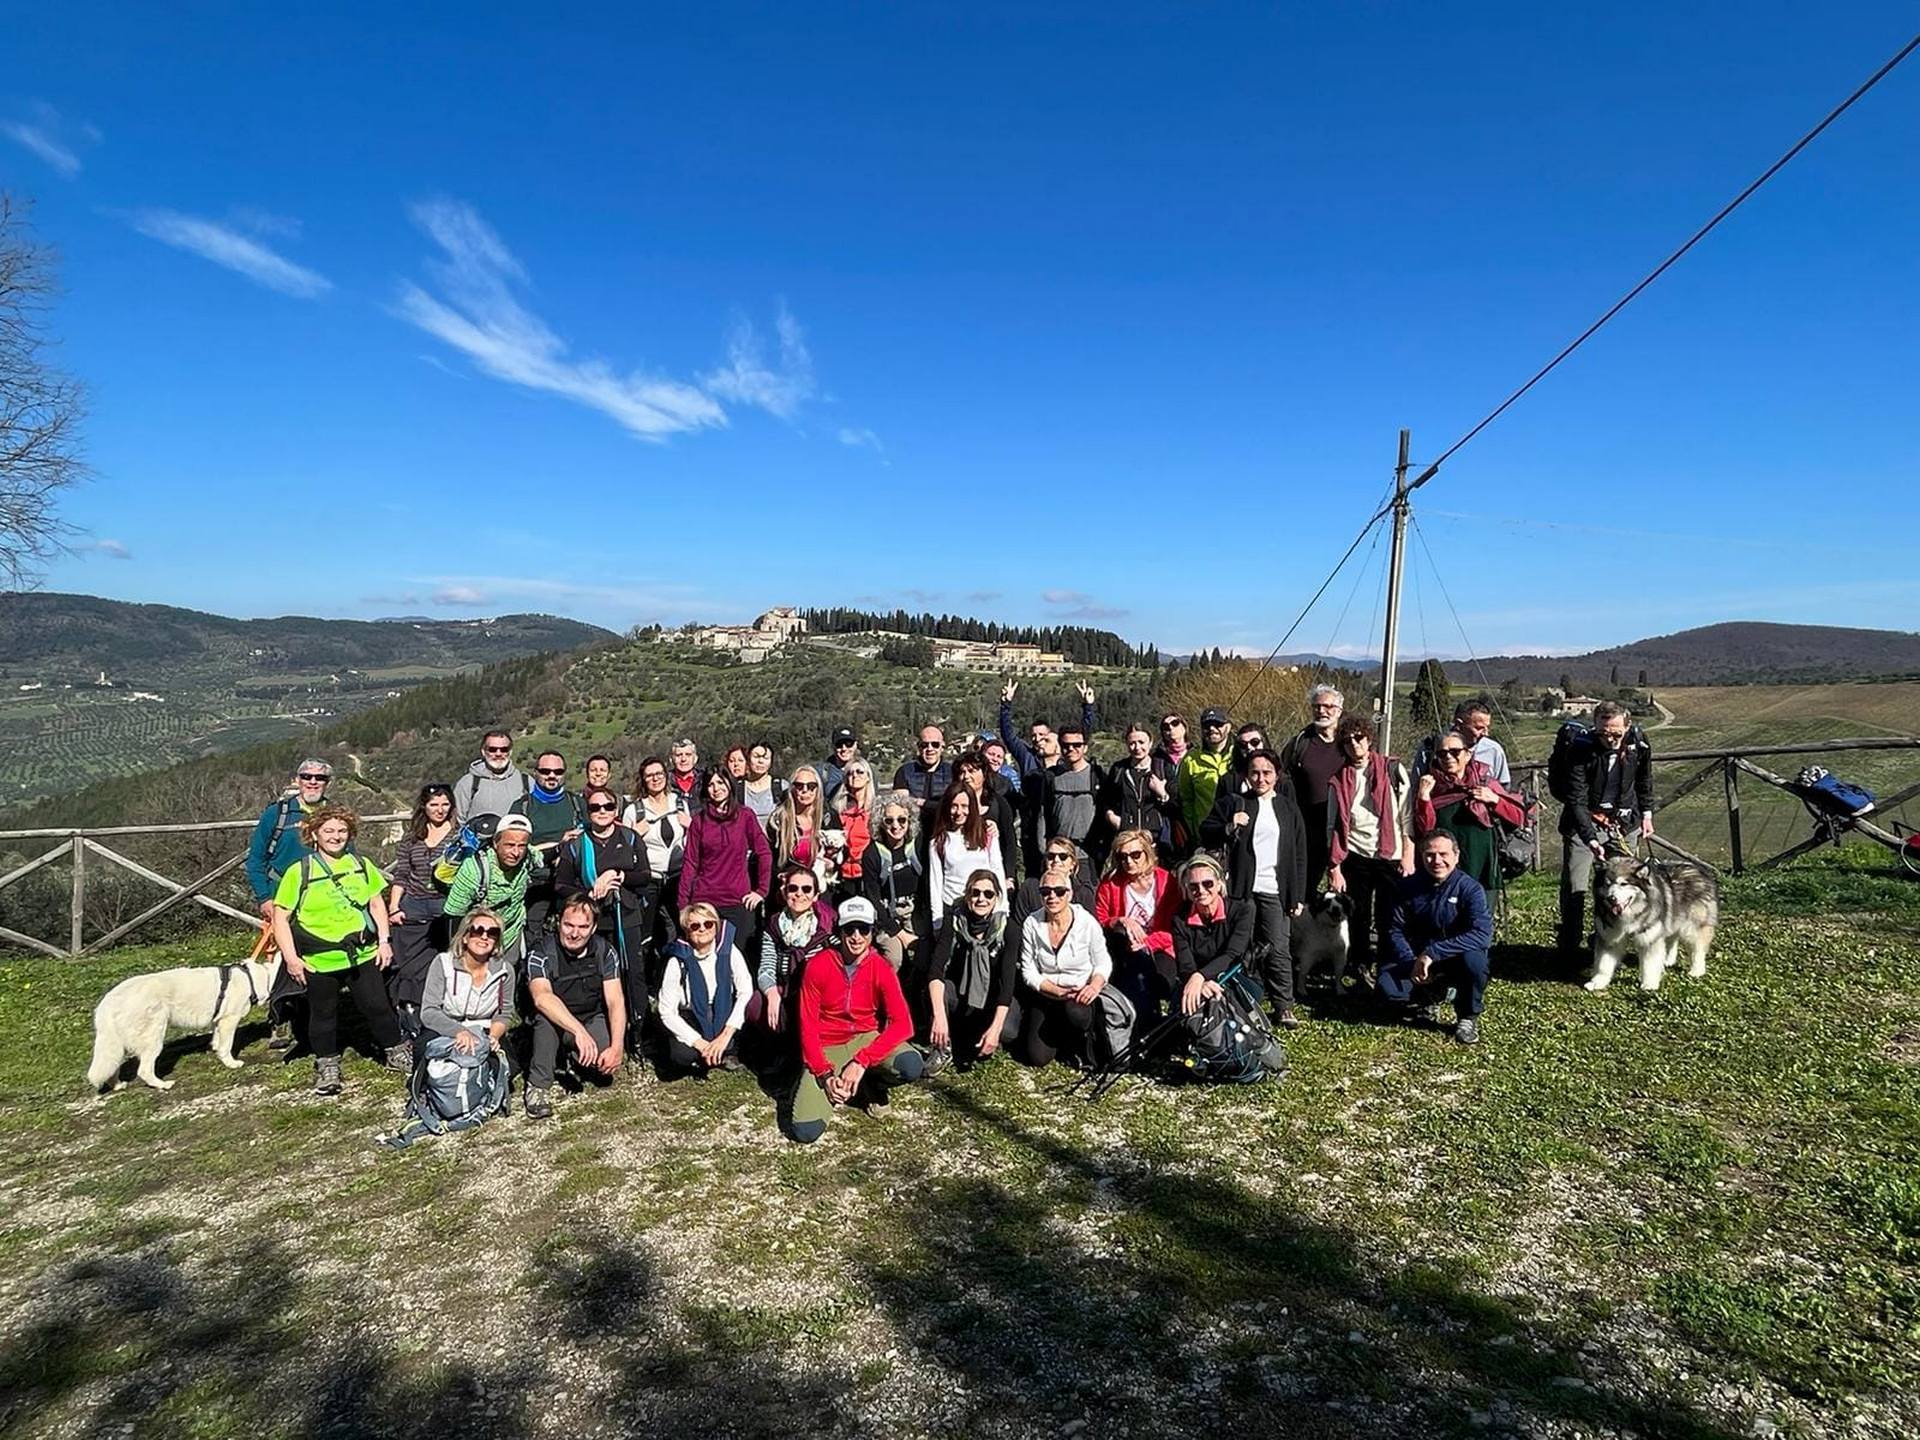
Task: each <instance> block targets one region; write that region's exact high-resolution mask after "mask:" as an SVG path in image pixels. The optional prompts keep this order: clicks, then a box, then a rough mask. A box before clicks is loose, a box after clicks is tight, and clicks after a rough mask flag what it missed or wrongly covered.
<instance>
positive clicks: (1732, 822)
mask: <svg viewBox="0 0 1920 1440" xmlns="http://www.w3.org/2000/svg"><path fill="white" fill-rule="evenodd" d="M1656 739H1657V737H1656ZM1880 750H1920V738H1913V737H1907V736H1893V737H1888V736H1873V737H1865V738H1860V739H1846V740H1806V741H1801V742H1800V743H1798V744H1788V745H1745V746H1737V747H1734V748H1730V749H1722V750H1669V751H1664V752H1663V751H1662V750H1661V749H1660V748H1659V746H1658V744H1657V743H1656V744H1655V746H1654V752H1653V759H1654V765H1655V768H1656V770H1657V769H1658V768H1659V767H1661V766H1671V765H1682V764H1687V763H1689V762H1693V761H1704V762H1705V763H1704V764H1702V765H1700V766H1699V768H1698V769H1694V770H1692V771H1690V772H1689V773H1688V774H1687V775H1686V777H1685V778H1684V779H1682V780H1681V781H1680V782H1679V783H1678V784H1675V785H1672V786H1668V785H1664V784H1659V783H1656V784H1655V786H1654V801H1655V804H1656V807H1657V811H1658V812H1667V811H1669V810H1671V809H1672V807H1674V806H1676V805H1678V804H1680V802H1682V801H1684V800H1685V799H1687V797H1688V796H1690V795H1693V794H1694V793H1695V792H1697V791H1699V790H1700V789H1701V788H1702V787H1705V786H1710V785H1711V784H1712V783H1713V782H1714V781H1715V780H1718V781H1719V782H1720V785H1719V792H1720V796H1721V807H1720V808H1721V809H1722V810H1723V811H1724V813H1725V817H1726V853H1727V863H1726V864H1724V865H1722V864H1716V863H1715V862H1714V861H1712V860H1708V859H1705V858H1703V857H1702V856H1701V855H1698V854H1694V853H1691V852H1689V851H1688V850H1685V849H1682V848H1681V847H1680V846H1679V845H1678V844H1676V843H1674V841H1673V839H1672V837H1670V836H1666V835H1661V834H1658V833H1656V834H1655V836H1654V844H1655V846H1656V847H1658V848H1660V849H1663V850H1666V851H1668V852H1670V853H1672V854H1676V855H1679V856H1680V857H1681V858H1683V859H1686V860H1691V861H1693V862H1694V863H1695V864H1699V865H1705V866H1707V868H1709V869H1712V870H1722V869H1724V870H1730V871H1731V872H1732V873H1733V874H1735V875H1740V874H1744V873H1745V872H1747V871H1748V870H1770V869H1772V868H1774V867H1775V866H1777V865H1784V864H1786V863H1787V862H1788V861H1789V860H1792V859H1793V858H1794V857H1795V856H1798V855H1803V854H1805V853H1806V852H1807V851H1809V850H1813V849H1815V848H1817V847H1818V846H1820V845H1823V844H1826V843H1828V841H1829V840H1830V838H1831V836H1830V834H1829V833H1828V832H1827V831H1826V830H1824V829H1817V828H1816V827H1815V825H1814V821H1813V819H1812V817H1811V816H1808V817H1807V820H1806V829H1808V830H1810V831H1812V832H1813V833H1812V834H1811V835H1809V836H1808V837H1807V838H1804V839H1801V840H1798V841H1796V842H1795V843H1793V844H1791V845H1788V846H1787V847H1786V848H1785V849H1783V850H1780V851H1778V852H1777V853H1775V854H1773V855H1770V856H1768V857H1767V858H1766V859H1764V860H1761V861H1760V862H1759V863H1758V864H1749V863H1748V857H1747V837H1746V834H1745V826H1744V814H1743V809H1742V805H1741V794H1740V780H1741V777H1742V776H1745V777H1747V778H1748V779H1749V780H1752V781H1756V782H1758V783H1760V784H1763V785H1767V786H1769V787H1772V788H1773V789H1776V790H1781V791H1785V792H1786V793H1788V794H1791V793H1792V791H1791V789H1790V787H1789V784H1788V781H1787V778H1786V777H1785V776H1782V775H1777V774H1775V773H1774V772H1773V771H1771V770H1769V769H1767V768H1766V767H1765V766H1763V765H1759V764H1757V763H1755V762H1756V760H1757V758H1758V757H1760V756H1775V755H1831V754H1837V753H1842V752H1847V751H1880ZM1828 763H1829V764H1835V763H1838V762H1828ZM1546 768H1547V766H1546V762H1545V761H1544V760H1542V761H1529V762H1527V763H1525V764H1515V765H1514V766H1513V771H1514V778H1515V780H1516V782H1518V783H1520V784H1522V785H1523V786H1525V788H1527V789H1529V790H1533V791H1535V792H1536V793H1537V794H1539V796H1540V797H1541V828H1542V830H1543V831H1545V830H1547V829H1549V828H1550V827H1551V826H1552V825H1553V824H1554V823H1555V820H1556V818H1557V815H1558V805H1557V804H1556V802H1554V801H1553V800H1551V799H1550V798H1548V796H1547V793H1546ZM1843 778H1844V777H1843ZM1916 796H1920V782H1915V783H1913V784H1909V785H1906V786H1903V787H1901V788H1900V789H1897V790H1894V791H1892V792H1890V793H1887V794H1884V795H1881V796H1879V797H1878V803H1877V805H1876V808H1875V814H1876V815H1879V816H1886V815H1890V814H1891V813H1892V812H1894V811H1896V810H1898V809H1900V807H1901V806H1903V805H1905V804H1906V803H1907V802H1908V801H1911V800H1913V799H1914V798H1915V797H1916ZM1795 803H1796V804H1798V800H1797V797H1796V801H1795ZM1657 823H1658V816H1657V815H1656V824H1657ZM1851 828H1853V829H1855V830H1857V831H1858V832H1859V833H1860V834H1861V835H1863V836H1864V837H1866V838H1868V839H1871V840H1876V841H1878V842H1880V843H1881V844H1883V845H1890V846H1894V847H1898V845H1899V844H1900V837H1899V836H1898V835H1896V834H1895V833H1893V832H1891V831H1889V830H1887V829H1884V828H1882V826H1881V825H1879V824H1877V823H1876V822H1875V821H1874V820H1873V819H1871V818H1867V819H1861V820H1856V821H1853V822H1851ZM1541 839H1542V845H1541V847H1539V848H1537V849H1536V850H1535V853H1534V862H1535V864H1536V865H1539V864H1540V863H1542V860H1543V855H1542V851H1543V850H1544V848H1545V836H1544V834H1543V835H1542V837H1541ZM1699 848H1702V849H1704V848H1706V847H1704V846H1702V847H1699Z"/></svg>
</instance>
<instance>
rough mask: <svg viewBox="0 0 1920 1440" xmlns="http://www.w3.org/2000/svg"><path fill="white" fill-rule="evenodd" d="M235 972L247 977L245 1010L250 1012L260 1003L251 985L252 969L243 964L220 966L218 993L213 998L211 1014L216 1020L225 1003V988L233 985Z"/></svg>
mask: <svg viewBox="0 0 1920 1440" xmlns="http://www.w3.org/2000/svg"><path fill="white" fill-rule="evenodd" d="M236 970H238V971H239V972H240V973H241V974H242V975H245V976H246V977H247V1009H249V1010H251V1009H253V1007H254V1006H256V1005H258V1004H259V1003H260V991H259V990H258V988H256V987H255V985H254V983H253V971H252V969H251V968H249V967H248V966H247V965H246V964H245V963H244V962H243V963H241V964H238V965H222V966H221V967H220V993H219V994H217V995H215V996H214V997H213V1013H214V1017H215V1018H216V1019H217V1018H219V1015H220V1007H221V1006H222V1005H224V1004H226V1003H227V986H229V985H231V984H232V983H233V972H234V971H236Z"/></svg>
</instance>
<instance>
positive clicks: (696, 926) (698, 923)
mask: <svg viewBox="0 0 1920 1440" xmlns="http://www.w3.org/2000/svg"><path fill="white" fill-rule="evenodd" d="M713 928H715V927H714V923H713V921H711V920H689V921H688V922H687V933H688V934H689V935H691V934H692V933H693V932H694V931H696V930H712V929H713Z"/></svg>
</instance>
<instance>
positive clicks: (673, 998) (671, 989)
mask: <svg viewBox="0 0 1920 1440" xmlns="http://www.w3.org/2000/svg"><path fill="white" fill-rule="evenodd" d="M693 963H694V964H696V965H698V966H699V967H700V978H701V979H703V980H705V981H706V982H707V994H709V995H711V994H713V992H714V989H715V979H716V976H717V973H718V972H717V971H716V970H715V957H714V955H713V954H712V952H708V953H707V954H705V955H696V956H695V957H694V961H693ZM727 968H728V970H730V971H731V972H732V974H733V1010H732V1012H731V1013H730V1014H729V1015H728V1016H727V1021H726V1023H727V1026H728V1028H730V1029H731V1030H732V1031H733V1032H734V1033H735V1034H736V1035H737V1034H739V1033H740V1027H741V1026H742V1025H743V1024H745V1023H746V1018H747V997H748V996H750V995H752V994H753V977H752V976H751V975H749V974H748V973H747V962H746V961H745V960H743V959H742V958H741V957H740V947H739V946H737V945H730V946H728V947H727ZM690 1003H691V1002H690V1001H689V1000H688V999H687V986H686V981H685V979H684V978H683V977H682V975H681V972H680V962H679V961H678V960H676V959H672V958H669V959H668V961H667V968H666V972H665V973H664V974H663V975H662V976H661V977H660V1023H661V1024H662V1025H664V1026H666V1027H667V1033H668V1034H669V1035H671V1036H673V1038H674V1039H676V1040H678V1041H679V1042H680V1043H681V1044H683V1045H691V1046H693V1047H694V1048H696V1049H698V1048H699V1047H700V1046H702V1045H704V1044H706V1043H707V1037H706V1036H704V1035H702V1034H701V1033H700V1032H699V1031H698V1030H696V1029H694V1027H693V1022H692V1021H691V1020H689V1019H688V1018H687V1007H688V1005H689V1004H690Z"/></svg>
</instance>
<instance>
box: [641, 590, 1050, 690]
mask: <svg viewBox="0 0 1920 1440" xmlns="http://www.w3.org/2000/svg"><path fill="white" fill-rule="evenodd" d="M806 635H807V621H806V617H805V616H803V615H801V614H800V612H799V611H798V610H796V609H794V607H793V606H791V605H776V606H774V607H773V608H772V609H771V610H768V611H766V612H765V613H764V614H762V615H761V616H760V617H759V618H758V619H756V620H755V621H754V622H753V623H752V624H751V625H689V626H686V627H685V628H683V629H680V630H668V631H662V632H659V633H658V634H656V635H655V636H654V637H653V638H654V639H655V640H678V641H681V642H683V643H685V642H691V643H693V644H695V645H699V646H702V647H704V648H706V649H709V650H725V651H728V652H729V653H731V654H734V655H737V656H738V657H739V658H740V660H741V662H742V663H743V664H749V665H752V664H758V663H759V662H760V661H762V660H764V659H766V658H767V657H768V656H769V655H771V654H773V653H774V652H775V651H776V650H778V649H779V648H780V647H781V646H783V645H787V644H791V643H797V642H800V641H803V640H805V639H806ZM925 638H926V637H917V636H911V635H908V634H906V633H905V632H904V631H900V630H868V631H864V632H862V633H860V634H857V635H836V636H834V637H833V638H832V639H831V640H828V639H826V638H824V637H822V638H821V639H820V640H819V641H818V642H817V643H820V644H823V645H830V646H832V647H833V648H834V649H836V650H845V651H848V652H850V653H852V654H855V655H861V656H865V657H866V658H867V659H869V660H870V659H872V658H874V657H875V656H876V655H878V654H879V653H880V651H881V648H882V647H883V646H885V645H886V644H887V643H888V642H889V641H894V640H914V639H925ZM926 643H927V644H928V645H929V646H930V647H931V648H932V650H933V664H934V668H935V669H938V670H979V671H985V672H1006V673H1009V674H1014V675H1062V674H1065V673H1066V672H1067V671H1069V670H1072V669H1073V668H1074V666H1073V663H1072V662H1071V661H1070V660H1068V659H1067V657H1066V656H1065V655H1061V654H1058V653H1056V652H1054V651H1052V650H1042V649H1041V648H1040V647H1039V646H1038V645H1016V644H1011V643H1007V642H995V641H987V640H942V639H938V638H934V639H927V640H926Z"/></svg>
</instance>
